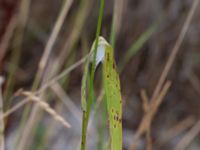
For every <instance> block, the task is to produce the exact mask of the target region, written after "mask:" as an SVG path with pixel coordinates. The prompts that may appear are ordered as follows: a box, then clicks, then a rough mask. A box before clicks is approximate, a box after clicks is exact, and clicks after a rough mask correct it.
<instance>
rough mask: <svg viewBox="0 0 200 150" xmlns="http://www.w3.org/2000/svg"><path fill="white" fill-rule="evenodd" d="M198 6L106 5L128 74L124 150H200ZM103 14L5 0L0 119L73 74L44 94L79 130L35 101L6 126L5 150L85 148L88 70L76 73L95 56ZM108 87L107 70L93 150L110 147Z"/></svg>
mask: <svg viewBox="0 0 200 150" xmlns="http://www.w3.org/2000/svg"><path fill="white" fill-rule="evenodd" d="M198 2H199V0H162V1H161V0H109V1H105V7H104V13H103V20H102V28H101V33H100V34H101V35H102V36H103V37H104V38H105V39H107V41H109V42H110V43H111V44H112V45H113V47H114V51H115V60H116V64H117V66H118V72H119V74H120V81H121V92H122V99H123V119H122V122H123V150H133V149H138V150H143V149H147V150H151V149H153V150H160V149H162V150H169V149H188V150H199V149H200V134H199V132H200V121H199V120H200V99H199V97H200V67H199V66H200V9H199V8H200V7H199V3H198ZM99 6H100V0H0V76H1V80H2V79H3V78H4V82H1V85H0V86H1V92H0V97H1V99H0V101H1V102H0V107H1V108H0V111H1V112H0V114H1V115H2V114H3V113H5V112H7V111H9V110H10V109H11V108H13V107H14V106H16V105H18V104H19V103H20V102H22V101H23V96H21V95H18V94H17V91H19V90H20V89H21V90H22V89H23V90H28V91H32V92H36V91H38V89H41V88H42V87H43V86H44V85H45V84H46V83H47V84H48V83H49V82H50V81H51V79H52V78H54V77H57V76H59V75H60V74H61V72H63V71H64V70H67V71H68V73H67V74H65V75H64V76H62V77H61V78H59V80H56V81H55V82H54V83H53V84H51V85H49V86H48V88H46V89H45V90H43V91H41V92H40V93H37V94H39V95H40V97H42V99H44V100H46V102H47V103H48V104H49V105H50V107H51V108H53V109H54V110H55V111H56V112H58V113H59V114H60V115H61V116H63V118H65V120H66V121H67V122H69V123H70V125H71V128H66V127H65V126H63V125H62V124H61V123H60V122H58V121H55V120H54V119H53V118H52V116H51V115H49V114H48V113H46V111H44V110H43V109H41V108H40V107H38V105H37V104H34V103H32V102H28V103H26V104H25V105H23V106H22V107H20V108H19V109H17V110H16V111H14V112H13V113H11V114H9V115H7V116H5V118H4V119H2V118H0V119H1V121H0V130H1V131H0V138H1V140H0V141H5V149H6V150H15V149H16V150H78V149H80V138H81V123H82V110H81V101H80V99H81V80H82V76H83V68H84V63H83V61H82V63H81V64H80V65H78V66H75V68H74V69H73V70H72V69H71V70H70V67H71V65H73V64H76V63H77V62H80V60H81V59H82V58H85V56H86V55H87V54H88V53H89V51H90V47H91V45H92V42H93V41H94V39H95V35H96V28H97V19H98V15H99V14H98V13H99ZM183 27H184V28H183ZM185 31H186V32H185ZM177 39H179V40H178V41H177ZM169 58H171V60H170V59H169ZM166 64H169V69H167V72H165V73H164V80H163V82H162V83H161V85H160V89H159V87H158V83H159V79H160V77H161V74H163V70H164V68H165V66H166ZM156 87H158V91H157V93H156V92H155V89H156ZM101 88H102V84H101V67H99V68H98V69H97V71H96V75H95V95H96V97H97V100H96V101H97V102H96V103H95V104H94V107H93V109H92V112H91V116H90V123H89V127H88V142H87V149H88V150H104V149H105V147H106V145H107V143H108V142H107V141H108V121H107V119H106V113H105V105H104V100H103V98H102V97H103V96H102V94H101ZM159 96H160V97H159ZM2 102H3V104H2ZM2 110H3V111H2ZM145 120H146V121H145ZM3 124H4V125H3Z"/></svg>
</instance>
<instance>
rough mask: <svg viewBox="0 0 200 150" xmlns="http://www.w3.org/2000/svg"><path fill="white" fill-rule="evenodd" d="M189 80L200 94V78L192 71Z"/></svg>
mask: <svg viewBox="0 0 200 150" xmlns="http://www.w3.org/2000/svg"><path fill="white" fill-rule="evenodd" d="M189 81H190V83H191V85H192V86H193V88H194V90H195V91H196V92H197V94H199V95H200V80H199V78H198V77H197V76H196V75H195V74H194V72H192V73H191V74H190V76H189Z"/></svg>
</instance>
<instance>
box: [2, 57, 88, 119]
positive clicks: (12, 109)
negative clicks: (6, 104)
mask: <svg viewBox="0 0 200 150" xmlns="http://www.w3.org/2000/svg"><path fill="white" fill-rule="evenodd" d="M88 56H89V55H86V56H85V57H84V58H82V59H80V60H79V61H78V62H76V63H75V64H73V65H71V66H70V67H69V68H67V69H65V70H64V71H63V72H62V73H61V74H59V75H58V76H55V77H54V78H52V79H51V80H50V81H48V82H47V83H46V84H44V85H43V86H42V87H41V88H40V89H39V90H38V91H36V92H35V93H34V94H40V93H42V92H44V91H45V90H46V89H47V88H48V87H50V86H52V85H53V84H54V83H56V82H57V81H58V80H60V79H61V78H63V77H64V76H65V75H67V74H68V73H69V72H71V71H72V70H74V69H75V68H77V67H78V66H80V65H81V64H82V63H83V62H84V61H85V60H86V59H87V58H88ZM16 95H19V93H18V94H16ZM29 101H30V100H29V99H28V98H24V99H23V100H22V101H21V102H20V103H18V104H17V105H15V106H13V107H12V108H10V109H9V110H7V111H6V112H5V113H4V114H3V115H2V116H0V119H1V118H5V117H7V116H9V115H10V114H12V113H13V112H15V111H16V110H18V109H19V108H21V107H22V106H23V105H24V104H26V103H27V102H29Z"/></svg>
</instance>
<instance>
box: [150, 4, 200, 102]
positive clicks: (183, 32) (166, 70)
mask: <svg viewBox="0 0 200 150" xmlns="http://www.w3.org/2000/svg"><path fill="white" fill-rule="evenodd" d="M198 3H199V0H194V1H193V4H192V7H191V9H190V11H189V13H188V16H187V18H186V21H185V23H184V25H183V28H182V30H181V32H180V34H179V37H178V39H177V41H176V43H175V45H174V47H173V49H172V52H171V54H170V56H169V58H168V60H167V63H166V65H165V67H164V70H163V72H162V74H161V76H160V78H159V81H158V84H157V85H156V88H155V90H154V93H153V96H152V98H151V100H154V99H155V98H156V97H157V95H158V93H159V92H160V90H161V88H162V85H163V83H164V82H165V80H166V77H167V75H168V73H169V71H170V68H171V67H172V64H173V62H174V60H175V58H176V55H177V53H178V52H179V50H180V46H181V44H182V42H183V40H184V37H185V35H186V32H187V30H188V28H189V25H190V23H191V20H192V17H193V15H194V12H195V10H196V8H197V6H198Z"/></svg>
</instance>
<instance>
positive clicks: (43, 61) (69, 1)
mask: <svg viewBox="0 0 200 150" xmlns="http://www.w3.org/2000/svg"><path fill="white" fill-rule="evenodd" d="M72 2H73V0H65V3H64V5H63V8H62V9H61V11H60V14H59V16H58V18H57V21H56V23H55V25H54V28H53V30H52V32H51V35H50V37H49V40H48V42H47V44H46V46H45V49H44V53H43V56H42V58H41V61H40V63H39V72H43V71H44V67H46V64H47V60H48V58H49V55H50V54H51V52H52V49H53V45H54V43H55V41H56V39H57V36H58V34H59V32H60V30H61V27H62V25H63V23H64V20H65V18H66V16H67V14H68V12H69V8H70V7H71V5H72Z"/></svg>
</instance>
